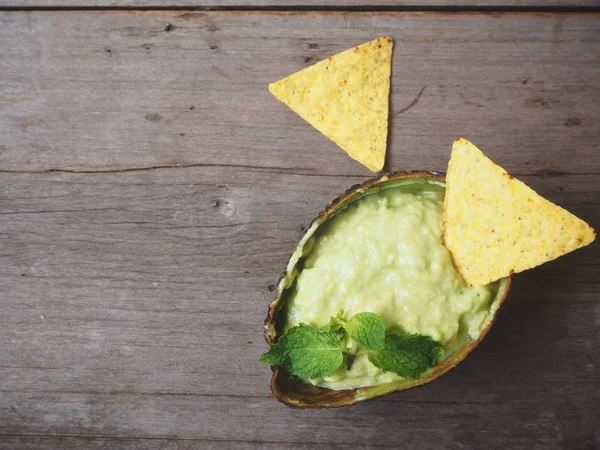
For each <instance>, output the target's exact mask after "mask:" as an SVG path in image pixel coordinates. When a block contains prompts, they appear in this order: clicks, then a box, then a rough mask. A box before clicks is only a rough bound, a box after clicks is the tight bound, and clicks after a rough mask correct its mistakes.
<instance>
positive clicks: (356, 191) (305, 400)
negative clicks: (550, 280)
mask: <svg viewBox="0 0 600 450" xmlns="http://www.w3.org/2000/svg"><path fill="white" fill-rule="evenodd" d="M399 180H404V181H405V182H406V183H405V184H407V185H408V184H413V183H411V181H414V184H418V183H433V184H437V185H442V186H445V174H444V173H442V172H426V171H414V172H394V173H389V174H386V175H382V176H378V177H374V178H371V179H369V180H367V181H365V182H364V183H362V184H357V185H354V186H352V187H351V188H350V189H348V190H347V191H346V192H344V193H343V194H342V195H340V196H339V197H338V198H336V199H335V200H333V201H332V202H331V203H329V205H327V207H326V208H325V210H324V211H322V212H320V213H319V215H318V216H317V218H316V219H315V220H313V222H312V223H311V225H310V227H308V228H307V230H306V231H305V232H304V234H303V236H302V238H301V239H300V241H299V243H298V245H297V246H296V249H295V251H294V253H293V254H292V256H291V257H290V259H289V261H288V264H287V268H286V271H285V272H283V273H282V274H281V277H280V278H279V282H278V283H277V295H276V297H275V299H274V300H273V301H272V302H271V303H270V304H269V311H268V315H267V318H266V319H265V329H264V332H265V333H264V335H265V340H266V342H267V343H268V344H269V345H270V344H271V343H273V342H274V341H275V338H276V337H277V335H278V334H279V333H280V332H281V327H280V326H278V324H280V325H281V324H283V323H284V322H285V317H284V316H285V308H284V306H285V302H286V298H285V295H284V294H285V293H286V290H287V289H288V288H289V287H290V286H291V285H292V283H293V281H294V278H295V276H296V275H295V274H293V271H294V269H295V268H296V265H297V263H298V261H299V260H300V258H301V257H298V256H296V254H297V250H298V249H299V248H302V247H303V246H304V244H305V243H306V242H307V241H308V239H309V238H310V237H311V236H312V235H313V234H314V233H315V231H316V230H317V228H319V227H320V226H321V224H323V223H324V222H326V221H327V220H328V219H330V218H331V217H333V216H334V215H335V214H336V213H337V212H338V211H340V210H341V209H343V208H344V207H346V206H347V205H349V204H350V203H352V202H354V201H356V200H358V199H359V198H361V197H363V196H364V195H366V194H368V193H369V191H371V190H374V189H377V188H380V187H383V186H385V185H386V184H388V183H393V182H398V181H399ZM497 283H498V289H497V291H496V293H495V295H494V297H493V298H492V301H491V305H492V308H491V310H490V316H489V318H488V319H487V323H486V325H485V326H484V327H483V328H482V330H481V332H480V334H479V336H478V337H477V339H472V338H471V337H470V336H469V335H467V334H465V335H464V336H462V337H461V338H460V339H459V343H458V344H456V345H455V347H454V348H453V349H451V350H450V351H449V355H448V356H447V357H446V358H445V359H444V360H443V361H441V362H439V363H438V364H437V365H436V366H435V367H434V368H433V369H432V370H431V372H430V373H427V374H426V375H425V376H423V377H422V378H418V379H404V380H396V381H393V382H390V383H386V384H382V385H378V386H365V387H360V388H356V389H346V390H332V389H328V388H325V387H320V386H315V385H312V384H308V383H306V382H303V381H302V380H299V379H298V378H296V377H294V376H291V375H289V374H288V373H287V372H286V371H285V370H283V369H281V368H280V367H271V369H272V371H273V376H272V378H271V383H270V384H271V391H272V392H273V395H274V396H275V398H277V400H279V401H280V402H282V403H284V404H285V405H287V406H290V407H292V408H302V409H303V408H337V407H341V406H349V405H353V404H355V403H357V402H359V401H363V400H369V399H373V398H376V397H381V396H383V395H387V394H391V393H392V392H398V391H403V390H406V389H410V388H413V387H417V386H421V385H423V384H426V383H429V382H431V381H433V380H435V379H436V378H438V377H440V376H442V375H443V374H445V373H446V372H448V371H450V370H451V369H453V368H454V367H456V366H457V365H458V364H459V363H460V362H461V361H462V360H463V359H465V358H466V356H467V355H468V354H469V353H471V351H472V350H473V349H474V348H475V347H477V346H478V345H479V343H480V342H481V341H482V340H483V338H484V337H485V335H486V334H487V332H488V331H489V329H490V328H491V326H492V324H493V323H494V321H495V319H496V314H497V313H498V310H499V309H500V307H501V306H502V303H503V302H504V300H505V299H506V296H507V295H508V291H509V289H510V284H511V279H510V277H508V278H504V279H502V280H499V281H498V282H497Z"/></svg>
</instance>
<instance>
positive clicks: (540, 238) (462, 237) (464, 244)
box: [443, 138, 596, 286]
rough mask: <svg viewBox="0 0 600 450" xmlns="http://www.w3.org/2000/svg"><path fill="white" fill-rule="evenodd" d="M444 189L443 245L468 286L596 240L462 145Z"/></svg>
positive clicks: (478, 152)
mask: <svg viewBox="0 0 600 450" xmlns="http://www.w3.org/2000/svg"><path fill="white" fill-rule="evenodd" d="M446 185H447V187H446V198H445V200H444V220H443V239H444V244H445V245H446V247H447V248H448V250H449V251H450V253H451V254H452V257H453V259H454V264H455V265H456V268H457V270H458V271H459V272H460V274H461V275H462V277H463V278H464V279H465V281H466V282H467V283H468V284H470V285H472V286H476V285H483V284H487V283H490V282H492V281H496V280H498V279H500V278H504V277H507V276H509V275H511V274H513V273H516V272H522V271H523V270H527V269H530V268H532V267H535V266H539V265H540V264H543V263H545V262H547V261H551V260H553V259H556V258H558V257H559V256H562V255H564V254H565V253H569V252H571V251H573V250H576V249H578V248H580V247H583V246H585V245H588V244H590V243H591V242H592V241H593V240H594V238H595V236H596V232H595V231H594V230H593V229H592V228H591V227H590V226H589V225H588V224H587V223H585V222H584V221H583V220H581V219H579V218H577V217H575V216H574V215H573V214H571V213H570V212H568V211H566V210H564V209H563V208H561V207H560V206H557V205H555V204H554V203H551V202H549V201H548V200H546V199H544V198H542V197H541V196H540V195H538V194H537V193H536V192H535V191H533V190H532V189H531V188H529V187H528V186H526V185H525V184H523V183H522V182H521V181H519V180H516V179H515V178H513V177H512V176H511V175H509V174H508V173H507V172H506V171H505V170H504V169H502V168H501V167H500V166H497V165H496V164H494V163H493V162H492V161H490V160H489V159H488V158H487V157H486V156H485V155H484V154H483V153H482V152H481V150H479V149H478V148H477V147H475V146H474V145H473V144H471V143H470V142H469V141H467V140H465V139H462V138H461V139H458V140H457V141H455V142H454V145H453V147H452V157H451V158H450V163H449V165H448V173H447V175H446Z"/></svg>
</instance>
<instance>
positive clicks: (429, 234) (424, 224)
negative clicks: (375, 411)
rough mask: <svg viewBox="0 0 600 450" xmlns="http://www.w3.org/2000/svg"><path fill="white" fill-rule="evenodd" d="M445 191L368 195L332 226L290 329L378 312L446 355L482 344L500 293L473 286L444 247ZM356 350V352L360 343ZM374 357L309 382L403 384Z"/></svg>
mask: <svg viewBox="0 0 600 450" xmlns="http://www.w3.org/2000/svg"><path fill="white" fill-rule="evenodd" d="M443 200H444V189H443V187H441V186H437V185H434V184H428V185H421V186H420V187H418V188H416V189H415V188H411V186H397V187H389V188H385V189H381V190H379V191H378V192H375V193H372V194H368V195H365V196H364V197H362V198H361V199H360V200H358V201H356V202H354V203H352V204H350V205H349V206H348V207H346V208H345V209H343V210H342V211H340V212H339V213H338V214H337V215H335V216H334V217H333V218H331V219H329V220H328V221H327V222H325V223H324V224H323V225H322V226H321V227H320V228H319V229H318V230H317V232H316V233H315V234H314V235H313V236H312V237H311V238H310V239H308V241H307V242H306V243H305V245H304V248H303V250H302V267H301V270H300V271H299V273H298V275H297V277H296V282H295V284H294V286H293V287H292V288H291V291H290V296H289V298H288V306H287V324H286V327H290V326H294V325H297V324H299V323H306V324H309V325H312V326H315V327H323V326H325V325H327V324H328V322H329V319H330V317H331V316H335V315H336V314H338V312H340V311H342V312H343V318H344V319H349V318H351V317H352V316H353V315H354V314H357V313H359V312H363V311H371V312H374V313H376V314H378V315H379V316H381V317H382V318H383V319H384V320H385V322H386V328H395V329H399V330H403V331H406V332H409V333H419V334H424V335H428V336H431V337H432V338H433V339H434V340H436V341H438V342H441V343H442V344H444V345H445V347H446V348H450V347H452V346H453V344H455V343H456V341H457V339H458V338H459V334H461V333H462V334H463V335H464V334H465V332H466V333H468V334H469V335H470V336H471V337H473V338H476V337H477V336H478V335H479V333H480V330H481V328H482V327H483V324H484V322H485V319H486V318H487V317H488V314H489V312H490V303H491V299H492V296H493V289H492V288H491V287H490V286H482V287H473V288H471V287H468V286H467V285H466V284H465V282H464V281H463V280H462V278H461V277H460V275H459V274H458V273H457V272H456V270H455V269H454V267H453V265H452V259H451V256H450V253H449V252H448V250H447V249H446V247H444V245H443V244H442V231H441V225H442V204H443ZM348 345H349V347H351V348H352V347H354V346H355V344H354V343H352V342H349V343H348ZM399 378H400V377H399V376H398V375H396V374H393V373H384V372H382V371H381V370H380V369H378V368H377V367H375V366H373V365H372V364H371V363H370V362H369V361H368V359H367V358H366V356H364V355H358V356H357V357H356V359H355V360H354V361H353V364H352V366H351V368H350V370H347V369H346V367H342V368H340V369H339V370H338V372H337V373H336V374H334V375H333V376H332V377H327V378H319V379H314V380H309V381H310V382H311V383H313V384H316V385H319V386H324V387H328V388H330V389H350V388H356V387H361V386H373V385H379V384H383V383H388V382H390V381H393V380H397V379H399Z"/></svg>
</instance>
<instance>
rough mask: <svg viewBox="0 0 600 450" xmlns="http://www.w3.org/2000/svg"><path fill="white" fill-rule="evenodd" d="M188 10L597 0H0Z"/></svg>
mask: <svg viewBox="0 0 600 450" xmlns="http://www.w3.org/2000/svg"><path fill="white" fill-rule="evenodd" d="M3 6H4V7H16V8H18V7H29V8H39V7H60V8H64V7H71V8H82V7H86V8H89V7H107V8H110V7H119V8H123V7H131V8H142V7H143V8H148V7H161V8H165V7H190V8H192V7H193V8H202V7H204V8H207V7H210V8H236V7H243V8H298V7H300V8H344V7H345V8H373V7H385V8H403V7H408V8H435V7H442V8H447V7H449V8H455V7H467V8H485V7H501V8H523V7H535V8H541V9H543V8H556V7H572V8H575V7H579V8H595V7H598V6H600V2H599V1H598V0H336V1H335V2H331V1H326V0H168V1H166V2H165V1H161V0H0V7H3Z"/></svg>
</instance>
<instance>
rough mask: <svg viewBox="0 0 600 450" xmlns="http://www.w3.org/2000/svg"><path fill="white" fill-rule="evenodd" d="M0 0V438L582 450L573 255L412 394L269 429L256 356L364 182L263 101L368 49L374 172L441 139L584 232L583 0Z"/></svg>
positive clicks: (585, 437) (446, 148) (78, 443)
mask: <svg viewBox="0 0 600 450" xmlns="http://www.w3.org/2000/svg"><path fill="white" fill-rule="evenodd" d="M0 3H1V7H2V9H3V10H4V12H2V13H1V14H0V43H1V45H0V214H1V215H0V239H1V240H0V242H1V244H0V278H1V281H0V283H1V286H2V288H1V290H0V311H1V313H0V319H1V324H2V325H1V326H0V344H1V345H0V389H1V394H0V434H1V436H0V447H2V448H10V449H27V448H33V449H37V448H44V449H46V448H59V449H65V450H69V449H100V448H102V449H105V448H106V449H108V448H110V449H112V448H125V449H133V448H144V449H180V448H181V449H191V448H203V449H204V448H209V449H210V448H236V449H237V448H272V449H281V448H290V449H291V448H330V447H332V448H356V447H370V446H372V447H390V448H394V447H395V448H403V449H413V448H414V449H434V448H435V449H437V448H443V449H452V448H456V449H458V448H460V449H463V448H473V449H487V448H511V449H516V448H521V449H546V448H569V449H570V448H578V449H591V448H598V447H599V446H600V434H599V433H598V430H599V429H600V419H599V417H600V416H599V410H600V401H599V385H600V383H599V381H600V380H599V376H598V367H597V362H598V356H599V351H598V348H599V344H600V342H599V339H598V336H599V334H598V331H599V327H600V295H599V294H600V275H599V270H598V269H599V267H600V245H599V244H598V243H597V242H596V243H595V244H593V245H592V246H590V247H587V248H585V249H583V250H581V251H578V252H576V253H573V254H570V255H568V256H566V257H564V258H561V259H560V260H557V261H555V262H552V263H549V264H547V265H545V266H543V267H541V268H538V269H536V270H532V271H529V272H527V273H523V274H520V275H518V276H516V277H515V280H514V287H513V289H512V292H511V295H510V297H509V299H508V301H507V303H506V305H505V306H504V307H503V310H502V311H501V312H500V317H499V319H498V322H497V323H496V325H495V327H494V329H493V330H492V332H491V333H490V334H489V335H488V337H487V338H486V340H485V342H484V343H483V344H482V345H481V346H480V347H479V348H478V349H477V350H476V351H475V352H474V353H473V354H472V355H471V356H470V357H469V358H468V359H467V360H466V361H465V362H464V363H463V364H462V365H460V366H459V367H458V368H457V369H455V370H454V371H452V372H451V373H449V374H447V375H445V376H444V377H442V378H441V379H439V380H438V381H436V382H434V383H433V384H431V385H428V386H425V387H422V388H419V389H415V390H411V391H407V392H405V393H399V394H394V395H391V396H388V397H386V398H382V399H378V400H374V401H370V402H366V403H363V404H359V405H357V406H355V407H352V408H342V409H337V410H321V411H297V410H291V409H288V408H286V407H284V406H283V405H281V404H279V403H278V402H277V401H275V400H274V399H273V398H272V396H271V394H270V392H269V388H268V380H269V377H270V370H269V368H268V367H266V366H263V365H262V364H259V363H258V356H259V354H260V353H262V352H263V351H265V349H266V345H265V343H264V341H263V337H262V332H263V329H262V325H263V319H264V317H265V314H266V308H267V303H268V302H269V301H270V300H271V298H272V297H273V293H272V290H273V283H275V282H276V280H277V278H278V275H279V273H280V272H281V271H282V270H283V268H284V265H285V263H286V261H287V258H288V256H289V253H290V252H291V250H292V249H293V247H294V245H295V243H296V241H297V239H298V237H299V235H300V233H301V230H302V229H303V227H305V226H306V225H307V224H308V223H309V222H310V221H311V219H312V218H313V217H314V216H316V214H317V213H318V212H319V211H320V210H321V209H322V208H323V207H324V206H325V205H326V204H327V202H328V201H329V200H331V199H332V198H334V197H336V196H337V195H338V194H339V193H341V192H342V191H344V190H345V189H346V188H347V187H349V186H350V185H352V184H354V183H357V182H361V181H363V180H365V179H366V178H367V177H369V176H370V174H369V172H368V171H367V170H366V169H365V168H363V167H362V166H360V165H359V164H357V163H355V162H354V161H352V160H351V159H350V158H348V157H347V156H346V155H345V153H344V152H342V151H341V150H340V149H339V148H337V147H336V146H335V145H334V144H333V143H331V142H329V141H328V140H327V139H325V138H324V137H323V136H321V135H320V134H319V133H318V132H316V131H314V130H313V129H311V127H310V126H309V125H307V124H306V123H305V122H303V120H302V119H300V118H299V117H298V116H296V115H295V114H293V113H292V112H291V111H289V110H287V109H286V107H285V106H284V105H282V104H281V103H279V102H278V101H276V100H275V99H274V98H273V97H272V96H271V95H270V94H269V92H268V90H267V85H268V83H269V82H271V81H274V80H278V79H280V78H282V77H284V76H286V75H288V74H291V73H292V72H294V71H296V70H298V69H301V68H303V67H305V66H307V65H309V64H311V63H313V62H315V61H317V60H319V59H322V58H324V57H327V56H329V55H331V54H334V53H336V52H338V51H341V50H344V49H346V48H349V47H351V46H354V45H357V44H360V43H362V42H365V41H367V40H369V39H372V38H375V37H377V36H380V35H384V34H386V35H390V36H391V37H393V38H394V40H395V43H396V46H395V50H394V59H393V76H392V80H393V85H392V93H391V115H390V117H391V122H390V130H391V131H390V142H389V151H388V152H389V157H388V161H387V165H386V169H387V170H411V169H431V170H436V169H437V170H445V168H446V164H447V161H448V158H449V152H450V147H451V144H452V141H453V140H454V139H455V138H457V137H459V136H465V137H467V138H469V139H470V140H472V141H473V142H475V143H476V144H478V145H479V146H481V147H482V148H483V149H484V150H485V151H486V152H487V153H488V154H489V155H490V156H491V157H492V159H494V160H496V161H497V162H498V163H499V164H501V165H502V166H504V167H505V168H506V169H507V170H509V171H510V172H512V173H513V174H514V175H515V176H517V177H518V178H520V179H522V180H523V181H525V182H526V183H528V184H530V185H531V186H532V187H533V188H534V189H536V190H538V192H540V193H541V194H542V195H544V196H546V197H547V198H549V199H550V200H552V201H554V202H556V203H558V204H560V205H563V206H564V207H566V208H567V209H569V210H571V211H572V212H574V213H575V214H577V215H579V216H580V217H582V218H583V219H585V220H586V221H588V222H589V223H590V224H592V225H593V226H595V227H596V229H598V228H600V208H599V199H600V146H599V142H600V126H599V123H600V119H599V118H600V15H598V13H597V12H598V11H599V6H600V3H599V2H598V1H595V0H587V1H586V0H579V1H574V2H560V1H541V0H540V1H535V0H531V1H526V2H516V1H511V0H506V1H500V0H499V1H492V0H488V1H486V2H483V3H480V4H479V6H475V5H474V4H473V3H472V2H469V1H468V0H465V1H459V2H454V3H448V2H446V1H442V0H440V1H433V0H431V1H429V0H423V1H407V2H398V1H375V0H374V1H373V2H372V3H371V4H366V3H365V2H359V1H340V2H337V3H336V4H335V5H332V4H330V3H326V2H320V1H317V0H315V1H312V0H302V1H297V2H282V3H275V2H271V1H269V0H265V1H263V0H247V1H241V0H239V1H238V0H227V1H225V0H223V1H221V2H219V1H215V2H212V3H210V5H211V6H212V8H205V7H206V6H207V5H206V4H204V3H202V2H197V1H192V0H189V1H186V0H180V1H171V2H170V3H169V5H170V6H172V7H173V10H164V7H165V4H164V3H160V2H157V1H145V0H129V1H127V2H125V3H124V4H120V6H121V8H115V5H116V4H117V2H114V1H112V0H95V1H93V2H76V1H75V0H64V1H61V0H35V1H33V0H31V1H30V0H2V2H0ZM82 4H83V6H85V7H86V8H83V7H82ZM192 7H193V8H192ZM78 8H80V9H78ZM111 8H112V9H111ZM136 8H137V9H136ZM186 8H190V10H187V9H186ZM478 8H479V9H478ZM84 9H86V10H84ZM204 9H208V10H204ZM346 9H347V11H346ZM513 10H514V11H516V12H514V11H513Z"/></svg>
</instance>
